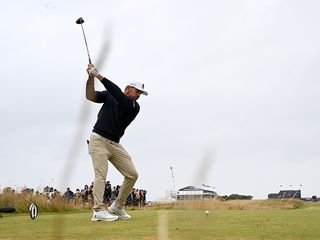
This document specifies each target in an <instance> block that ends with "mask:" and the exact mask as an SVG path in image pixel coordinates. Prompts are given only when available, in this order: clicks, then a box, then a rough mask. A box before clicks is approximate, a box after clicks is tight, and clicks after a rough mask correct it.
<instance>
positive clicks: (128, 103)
mask: <svg viewBox="0 0 320 240" xmlns="http://www.w3.org/2000/svg"><path fill="white" fill-rule="evenodd" d="M88 66H89V68H88V70H87V71H88V73H89V75H90V76H94V77H96V78H98V79H99V80H100V82H101V83H102V84H103V85H104V87H105V88H106V89H107V90H108V91H109V92H110V93H111V95H112V96H113V97H114V98H115V99H117V101H118V102H119V104H120V106H122V107H123V108H126V109H134V108H136V106H138V104H137V103H136V101H135V100H132V99H130V98H128V97H127V96H126V95H125V94H124V93H123V92H122V91H121V89H120V88H119V87H118V86H117V85H116V84H114V83H113V82H112V81H110V80H108V79H107V78H105V77H104V76H102V75H101V74H100V73H98V71H97V70H96V69H94V68H92V67H91V66H93V65H90V64H89V65H88Z"/></svg>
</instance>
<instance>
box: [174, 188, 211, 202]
mask: <svg viewBox="0 0 320 240" xmlns="http://www.w3.org/2000/svg"><path fill="white" fill-rule="evenodd" d="M216 196H217V193H216V192H214V191H210V190H206V189H202V188H197V187H194V186H188V187H185V188H181V189H179V190H178V192H177V200H202V199H208V198H214V197H216Z"/></svg>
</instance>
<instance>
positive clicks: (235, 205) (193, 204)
mask: <svg viewBox="0 0 320 240" xmlns="http://www.w3.org/2000/svg"><path fill="white" fill-rule="evenodd" d="M303 204H304V203H303V202H302V201H300V200H296V199H286V200H229V201H222V200H217V199H214V200H197V201H191V200H189V201H177V202H174V203H168V204H157V205H153V206H150V208H153V209H207V210H272V209H296V208H299V207H301V206H303Z"/></svg>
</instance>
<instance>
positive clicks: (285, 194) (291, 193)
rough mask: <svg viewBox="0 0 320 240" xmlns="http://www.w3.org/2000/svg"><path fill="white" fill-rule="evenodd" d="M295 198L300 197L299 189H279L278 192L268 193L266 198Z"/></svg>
mask: <svg viewBox="0 0 320 240" xmlns="http://www.w3.org/2000/svg"><path fill="white" fill-rule="evenodd" d="M283 198H295V199H301V190H281V191H280V192H279V193H270V194H268V199H283Z"/></svg>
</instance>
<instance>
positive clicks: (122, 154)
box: [89, 133, 138, 211]
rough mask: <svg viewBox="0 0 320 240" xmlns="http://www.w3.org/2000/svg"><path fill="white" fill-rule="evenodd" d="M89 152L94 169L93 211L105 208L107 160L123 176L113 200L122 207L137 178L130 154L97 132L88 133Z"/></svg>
mask: <svg viewBox="0 0 320 240" xmlns="http://www.w3.org/2000/svg"><path fill="white" fill-rule="evenodd" d="M89 154H90V155H91V159H92V165H93V170H94V185H93V204H94V206H93V209H94V210H95V211H102V210H105V208H104V204H103V194H104V189H105V185H106V178H107V172H108V162H109V161H110V162H111V163H112V165H113V166H114V167H115V168H116V169H117V170H118V171H119V172H120V173H121V174H122V175H123V176H124V180H123V182H122V185H121V188H120V191H119V194H118V197H117V199H116V202H115V204H116V206H117V207H118V208H122V207H123V206H124V205H125V202H126V200H127V198H128V196H129V194H130V193H131V191H132V188H133V186H134V184H135V182H136V181H137V179H138V172H137V170H136V168H135V166H134V164H133V162H132V159H131V157H130V155H129V154H128V153H127V151H126V150H125V149H124V148H123V147H122V145H121V144H119V143H116V142H113V141H111V140H109V139H107V138H104V137H102V136H100V135H99V134H97V133H91V135H90V143H89Z"/></svg>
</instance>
